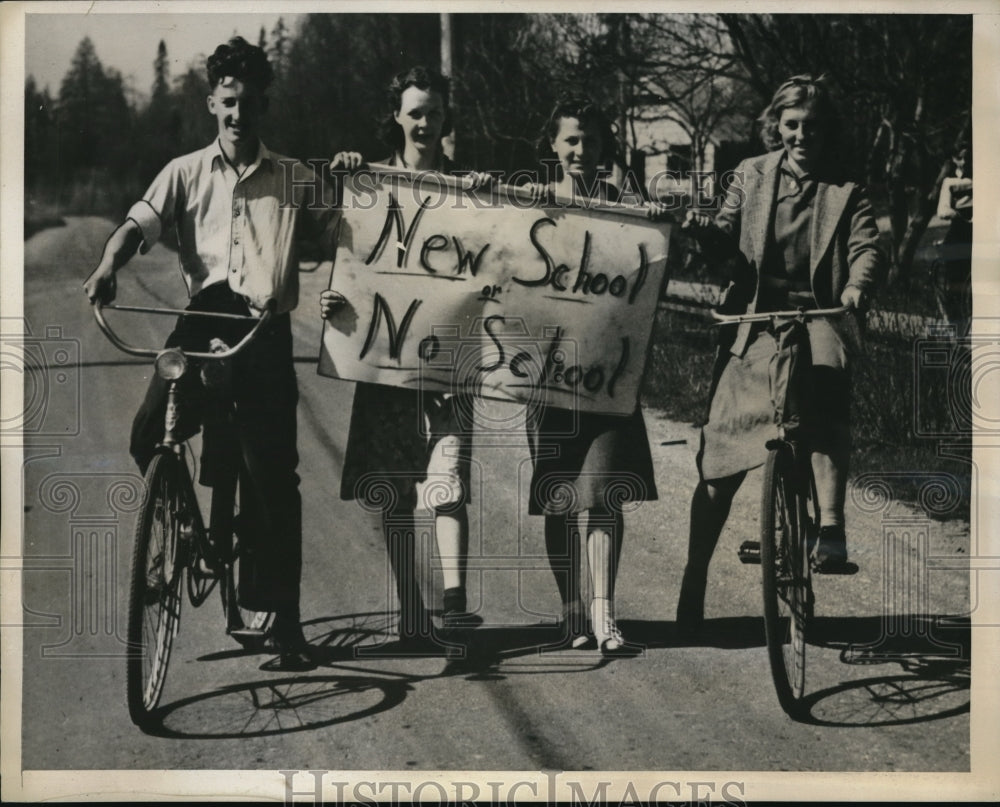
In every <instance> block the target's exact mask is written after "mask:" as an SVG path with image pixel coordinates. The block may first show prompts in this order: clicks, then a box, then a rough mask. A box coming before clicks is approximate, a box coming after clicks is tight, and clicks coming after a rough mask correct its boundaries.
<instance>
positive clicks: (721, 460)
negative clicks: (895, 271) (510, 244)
mask: <svg viewBox="0 0 1000 807" xmlns="http://www.w3.org/2000/svg"><path fill="white" fill-rule="evenodd" d="M760 122H761V124H762V125H763V139H764V142H765V145H766V146H767V147H768V148H769V149H772V151H771V152H770V153H768V154H765V155H764V156H762V157H754V158H752V159H749V160H745V161H744V162H743V163H741V164H740V165H739V166H738V168H737V169H736V172H735V174H736V176H737V178H738V181H737V182H735V183H734V184H733V185H732V186H731V187H730V189H729V191H728V192H727V195H726V199H725V201H724V202H723V204H722V207H721V208H720V210H719V212H718V214H717V215H716V216H715V218H714V220H713V219H712V218H710V217H709V216H707V215H705V214H703V213H699V212H696V211H690V212H689V213H688V219H687V221H685V223H684V227H685V228H687V229H689V230H691V231H692V232H693V233H694V234H695V235H696V236H697V237H698V240H699V241H700V242H701V243H702V245H703V247H704V248H705V249H706V250H709V251H712V252H715V253H717V257H718V258H720V259H728V258H734V259H735V262H736V267H737V269H736V272H735V273H734V277H733V280H732V282H731V283H730V285H729V288H728V289H727V291H726V299H725V302H724V303H723V306H724V308H725V310H726V312H727V313H734V314H735V313H743V312H747V313H754V312H766V311H780V310H787V309H794V308H799V307H803V308H806V309H815V308H832V307H836V306H840V305H849V306H853V307H854V309H855V310H863V308H864V306H865V305H866V303H867V301H868V298H869V296H870V295H871V293H872V291H873V290H874V287H875V285H876V283H877V282H878V280H879V279H880V277H881V276H882V274H883V271H884V268H885V259H884V256H883V254H882V251H881V249H880V248H879V244H878V228H877V227H876V224H875V218H874V216H873V215H872V207H871V204H870V203H869V202H868V199H867V198H866V196H865V194H864V192H863V190H862V189H861V188H860V187H859V186H858V185H856V184H854V183H853V182H848V181H846V180H845V179H844V178H843V177H842V176H841V175H840V171H839V170H838V168H839V161H838V160H836V159H835V158H834V156H833V151H834V147H835V146H836V145H837V142H836V138H835V131H836V126H837V122H838V121H837V116H836V114H835V111H834V107H833V102H832V99H831V97H830V94H829V91H828V90H827V87H826V85H825V83H824V82H823V80H822V79H814V78H812V77H811V76H795V77H794V78H791V79H789V80H788V81H786V82H785V83H784V84H782V85H781V86H780V87H779V88H778V90H777V92H776V93H775V94H774V97H773V99H772V100H771V103H770V104H769V105H768V107H767V108H766V109H765V110H764V112H763V114H762V115H761V117H760ZM852 314H853V312H852V313H851V314H848V315H847V316H844V317H841V318H839V319H838V320H826V319H815V320H811V321H809V323H808V332H809V342H810V345H811V351H810V352H811V364H812V367H811V368H810V375H809V383H810V386H811V393H810V403H812V407H810V409H812V408H813V407H814V408H815V411H812V416H813V419H814V420H815V422H816V425H817V428H815V429H813V430H812V431H811V432H810V444H811V446H812V449H813V452H812V467H813V472H814V475H815V478H816V494H817V500H818V502H819V509H820V530H819V538H818V542H817V547H816V552H815V558H814V565H815V568H816V569H817V571H826V572H833V571H838V570H844V569H846V568H847V566H846V560H847V542H846V538H845V534H844V503H845V496H846V486H847V463H848V457H849V452H850V425H849V415H850V376H849V372H848V370H849V357H850V355H851V354H852V353H853V352H855V351H856V350H857V349H858V348H859V347H860V344H859V341H858V340H859V338H860V331H859V326H858V323H857V322H856V321H855V318H854V316H852ZM765 326H766V323H764V324H762V325H761V326H760V327H756V325H755V327H751V326H750V325H746V326H742V325H741V326H740V328H739V330H736V332H735V333H731V334H730V335H729V342H728V344H723V345H721V346H720V349H719V352H718V358H717V360H716V368H715V376H714V380H713V384H712V401H711V404H710V413H709V421H708V423H706V424H705V427H704V429H703V430H702V445H701V451H700V452H699V455H698V469H699V473H700V476H701V480H700V481H699V483H698V486H697V488H696V489H695V493H694V497H693V498H692V501H691V526H690V537H689V546H688V562H687V567H686V568H685V570H684V579H683V582H682V584H681V594H680V600H679V603H678V606H677V625H678V630H679V632H680V633H681V634H682V635H684V636H687V637H689V638H692V637H694V636H695V635H696V634H697V633H698V631H699V629H700V628H701V625H702V621H703V615H704V599H705V586H706V580H707V575H708V565H709V561H710V560H711V558H712V553H713V552H714V550H715V545H716V542H717V541H718V538H719V535H720V533H721V531H722V528H723V526H724V525H725V523H726V518H727V516H728V514H729V508H730V505H731V503H732V500H733V496H734V495H735V493H736V491H737V489H738V488H739V486H740V484H741V483H742V482H743V479H744V478H745V476H746V473H747V471H748V470H749V469H751V468H754V467H757V466H759V465H761V464H763V462H764V461H765V458H766V449H765V448H764V444H765V441H766V440H767V439H769V438H770V437H772V436H774V435H773V432H774V426H773V406H772V405H771V402H770V392H769V384H768V366H769V363H770V361H771V359H772V357H773V356H774V355H775V339H774V338H771V334H770V332H769V331H768V330H767V328H766V327H765ZM746 424H750V427H748V426H747V425H746Z"/></svg>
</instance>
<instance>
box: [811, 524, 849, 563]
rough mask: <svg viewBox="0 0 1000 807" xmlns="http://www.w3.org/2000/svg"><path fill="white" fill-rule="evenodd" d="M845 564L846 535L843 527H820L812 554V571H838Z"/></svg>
mask: <svg viewBox="0 0 1000 807" xmlns="http://www.w3.org/2000/svg"><path fill="white" fill-rule="evenodd" d="M846 566H847V536H846V535H845V534H844V528H843V527H839V526H836V527H820V528H819V538H818V540H817V541H816V552H815V553H814V555H813V571H814V572H818V573H820V574H823V573H829V572H838V571H840V570H842V569H844V568H845V567H846Z"/></svg>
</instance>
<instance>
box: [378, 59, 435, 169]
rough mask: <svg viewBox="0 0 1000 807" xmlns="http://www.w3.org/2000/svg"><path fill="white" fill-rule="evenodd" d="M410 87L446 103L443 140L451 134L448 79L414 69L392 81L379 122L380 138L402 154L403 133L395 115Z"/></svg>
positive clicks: (431, 71)
mask: <svg viewBox="0 0 1000 807" xmlns="http://www.w3.org/2000/svg"><path fill="white" fill-rule="evenodd" d="M408 87H416V88H417V89H418V90H423V91H424V92H436V93H437V94H438V95H440V96H441V100H442V101H444V123H443V124H442V125H441V137H444V136H446V135H448V134H450V133H451V109H450V97H451V87H450V85H449V83H448V79H446V78H445V77H444V76H442V75H441V74H440V73H438V72H436V71H434V70H430V69H429V68H426V67H424V66H423V65H417V66H416V67H411V68H410V69H409V70H404V71H403V72H401V73H397V74H396V75H395V76H393V77H392V81H390V82H389V86H388V87H387V88H386V90H385V107H386V108H385V109H384V111H383V113H382V116H381V117H380V118H379V119H378V137H379V140H381V141H382V142H383V143H385V144H386V145H387V146H389V147H390V148H391V149H392V150H393V151H401V150H402V149H403V145H404V142H403V141H404V138H403V129H402V127H401V126H400V125H399V124H398V123H396V119H395V117H394V115H395V113H397V112H399V110H400V108H401V107H402V105H403V93H404V92H406V89H407V88H408Z"/></svg>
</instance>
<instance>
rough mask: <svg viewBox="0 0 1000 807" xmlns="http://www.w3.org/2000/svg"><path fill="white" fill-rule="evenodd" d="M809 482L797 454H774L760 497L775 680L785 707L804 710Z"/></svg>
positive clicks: (783, 450)
mask: <svg viewBox="0 0 1000 807" xmlns="http://www.w3.org/2000/svg"><path fill="white" fill-rule="evenodd" d="M807 482H808V479H805V480H802V479H799V474H798V469H797V463H796V457H795V454H794V449H793V448H792V447H791V446H789V445H783V446H779V447H777V448H773V449H771V451H770V452H769V453H768V456H767V463H766V465H765V467H764V486H763V491H762V495H761V518H760V529H761V533H760V562H761V571H762V575H763V587H764V632H765V635H766V638H767V652H768V659H769V661H770V664H771V677H772V678H773V679H774V688H775V691H776V692H777V695H778V702H779V703H780V704H781V707H782V708H783V709H784V710H785V712H787V713H788V714H789V715H790V716H792V717H797V716H798V715H799V714H800V713H801V711H802V698H803V696H804V695H805V682H806V629H807V625H808V621H809V618H810V612H811V610H812V579H811V577H810V571H809V552H808V533H809V529H808V524H809V523H810V522H809V518H810V515H809V513H808V510H809V508H810V507H811V506H813V497H812V496H811V495H810V494H809V492H808V491H809V488H810V486H809V485H808V484H806V483H807Z"/></svg>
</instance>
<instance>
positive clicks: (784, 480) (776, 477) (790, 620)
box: [712, 306, 856, 717]
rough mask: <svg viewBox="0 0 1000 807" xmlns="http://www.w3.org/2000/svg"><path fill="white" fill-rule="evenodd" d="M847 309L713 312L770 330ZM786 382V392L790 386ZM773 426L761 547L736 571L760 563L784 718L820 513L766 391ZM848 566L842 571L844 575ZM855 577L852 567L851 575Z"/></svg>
mask: <svg viewBox="0 0 1000 807" xmlns="http://www.w3.org/2000/svg"><path fill="white" fill-rule="evenodd" d="M850 308H851V306H840V307H837V308H820V309H813V310H805V309H798V310H794V311H774V312H767V313H761V314H737V315H726V314H719V313H718V312H716V311H713V312H712V316H713V318H714V319H715V320H716V322H717V323H718V324H720V325H738V324H741V323H744V322H770V323H771V324H772V327H774V328H775V329H777V328H778V327H779V326H780V327H788V328H798V329H802V330H803V331H804V329H805V326H806V322H807V321H808V320H810V319H818V318H821V317H836V316H841V315H842V314H844V313H846V312H847V311H848V310H850ZM792 383H793V382H792V380H789V381H788V383H787V385H786V389H787V387H788V386H791V385H792ZM771 396H772V404H773V405H774V407H775V420H776V422H777V423H778V437H777V439H773V440H769V441H768V442H767V446H766V447H767V460H766V462H765V463H764V481H763V485H762V488H761V506H760V507H761V509H760V541H744V542H743V543H742V544H741V546H740V548H739V557H740V560H741V561H742V562H743V563H759V564H760V565H761V578H762V584H763V593H764V634H765V638H766V644H767V652H768V661H769V663H770V667H771V677H772V679H773V681H774V688H775V691H776V692H777V695H778V702H779V703H780V704H781V707H782V708H783V709H784V710H785V712H786V713H787V714H788V715H789V716H791V717H797V716H799V715H800V714H801V713H802V711H803V699H804V697H805V687H806V646H807V645H808V644H809V640H808V633H809V623H810V622H811V620H812V617H813V613H814V607H815V596H814V594H813V586H812V571H813V570H812V565H811V563H810V557H811V555H812V551H813V548H814V547H815V545H816V540H817V537H818V534H819V506H818V503H817V498H816V481H815V479H814V478H813V470H812V464H811V461H810V451H809V447H808V444H807V441H806V439H805V437H804V435H803V434H802V433H801V431H800V430H799V429H795V430H792V429H791V428H789V429H788V430H787V431H786V426H788V425H789V424H787V423H786V422H785V421H783V420H782V413H783V412H784V405H783V401H779V400H776V397H778V396H777V395H776V392H775V390H774V389H772V391H771ZM852 567H853V564H849V565H847V566H845V567H844V573H850V571H851V568H852ZM853 569H854V570H856V567H853Z"/></svg>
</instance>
